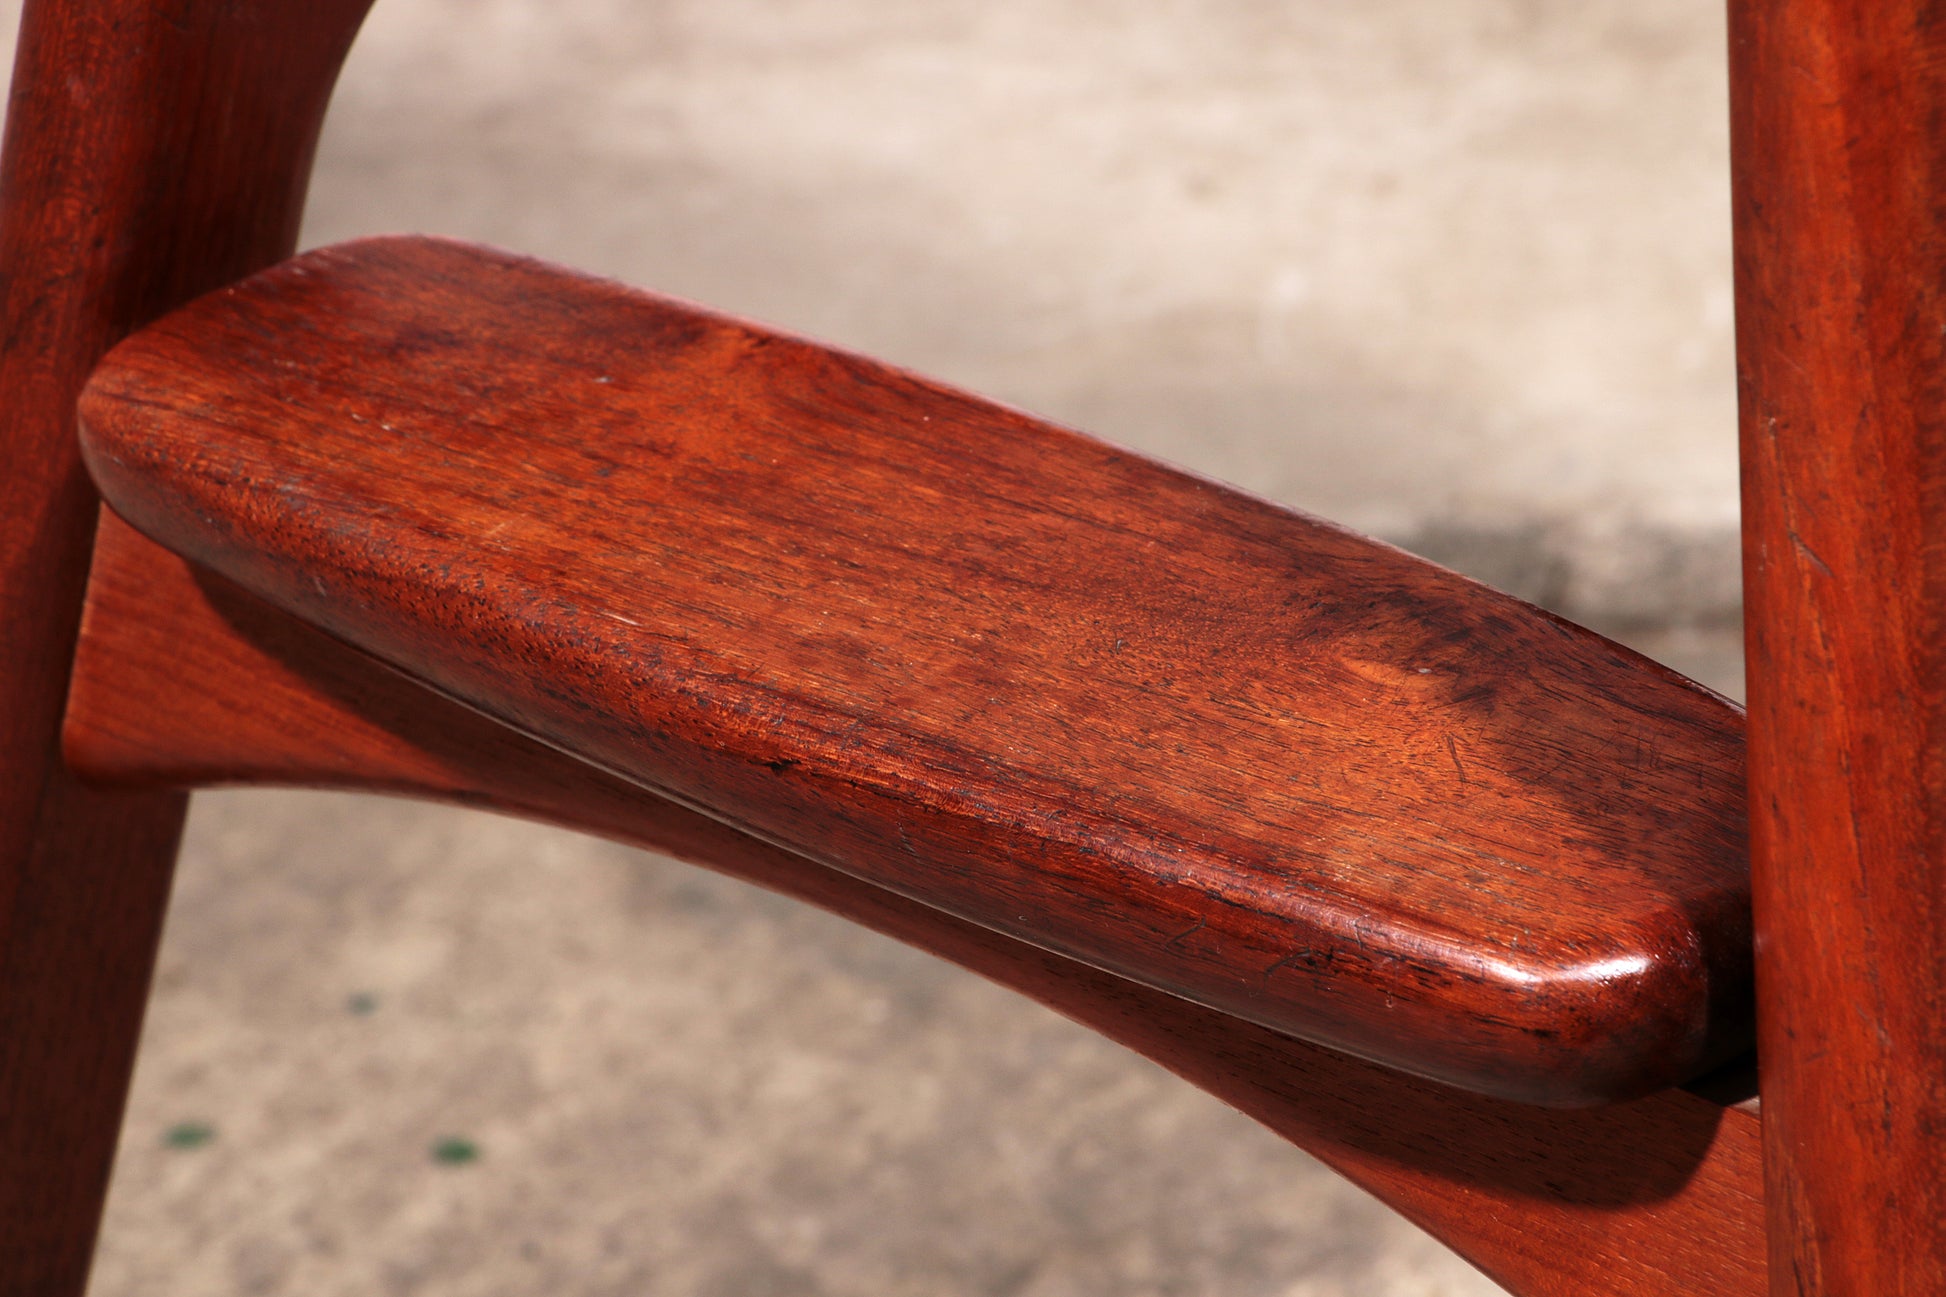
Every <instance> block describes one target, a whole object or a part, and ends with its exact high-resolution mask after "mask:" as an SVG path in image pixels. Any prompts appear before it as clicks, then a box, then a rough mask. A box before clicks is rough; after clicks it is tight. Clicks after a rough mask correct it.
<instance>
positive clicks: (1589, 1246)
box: [67, 515, 1763, 1297]
mask: <svg viewBox="0 0 1946 1297" xmlns="http://www.w3.org/2000/svg"><path fill="white" fill-rule="evenodd" d="M185 681H196V682H200V683H199V686H198V687H196V688H185V687H184V682H185ZM67 742H68V751H69V755H70V758H71V760H72V761H73V763H74V765H75V766H76V768H77V769H79V770H81V771H82V772H84V773H86V774H88V775H89V776H91V777H94V778H98V779H103V780H108V781H112V782H117V783H124V784H145V783H146V784H155V783H158V782H161V783H192V784H210V783H235V782H241V783H272V784H300V785H312V786H327V787H341V788H365V789H378V790H384V791H391V792H402V793H409V794H413V795H417V796H424V797H436V798H440V799H444V800H448V801H454V802H459V803H462V804H466V805H475V806H486V807H490V808H494V809H498V810H502V811H508V812H512V813H514V814H519V815H525V816H529V817H533V818H538V819H544V820H549V821H552V822H555V823H560V824H566V825H570V826H572V827H577V828H582V829H587V830H591V831H594V832H597V833H601V834H604V835H606V836H609V837H613V838H618V839H621V840H624V841H629V842H634V843H638V844H640V845H644V846H649V847H652V848H654V849H657V850H661V851H666V852H670V853H672V854H674V855H677V856H679V857H682V858H684V859H688V860H692V861H696V862H698V863H701V864H706V865H709V866H711V867H713V868H716V869H720V870H723V871H725V872H727V873H731V874H735V875H737V876H738V877H742V878H746V879H749V880H751V881H753V882H757V883H760V884H762V885H764V886H767V887H771V888H774V889H776V890H778V891H781V892H784V893H786V894H788V895H792V896H796V897H798V898H800V899H803V900H806V901H809V902H811V903H812V904H815V905H820V906H822V907H824V908H826V909H829V910H832V911H834V912H836V913H839V914H842V915H845V916H846V917H849V918H852V919H855V920H857V921H859V922H862V923H865V924H867V925H868V926H870V927H873V928H875V929H877V930H878V931H880V932H885V933H888V934H890V935H892V936H894V937H897V938H899V939H901V940H904V941H907V942H910V943H912V944H914V945H917V946H920V947H922V948H924V949H927V950H931V951H933V952H935V953H937V954H940V955H943V956H945V957H946V958H948V959H951V960H953V961H955V962H957V963H959V964H962V965H964V966H965V967H967V968H970V969H972V970H974V971H975V972H978V973H981V974H983V975H985V976H987V977H990V978H992V979H993V980H995V981H997V982H1000V983H1002V984H1003V985H1006V986H1010V987H1012V988H1014V989H1016V990H1018V991H1020V992H1022V993H1023V994H1026V995H1029V996H1032V997H1033V998H1035V999H1037V1000H1039V1001H1041V1002H1042V1003H1044V1004H1048V1005H1050V1006H1052V1007H1053V1008H1055V1009H1057V1010H1059V1011H1060V1012H1062V1013H1065V1014H1067V1015H1068V1016H1069V1017H1071V1018H1074V1019H1075V1020H1077V1021H1079V1022H1082V1023H1084V1024H1086V1025H1087V1026H1090V1027H1092V1028H1094V1029H1095V1030H1098V1031H1100V1032H1102V1033H1103V1034H1105V1035H1107V1036H1109V1037H1110V1038H1112V1039H1114V1040H1117V1041H1120V1042H1121V1043H1123V1044H1125V1045H1127V1046H1128V1047H1130V1048H1131V1049H1135V1050H1137V1051H1139V1052H1141V1053H1143V1054H1145V1055H1147V1056H1148V1057H1150V1058H1152V1059H1154V1060H1155V1061H1157V1062H1159V1063H1161V1064H1162V1065H1163V1066H1165V1067H1168V1068H1170V1069H1171V1070H1173V1071H1175V1072H1176V1073H1178V1074H1179V1075H1181V1076H1183V1077H1185V1078H1187V1079H1188V1080H1189V1081H1191V1082H1193V1083H1194V1084H1196V1085H1198V1086H1200V1087H1201V1088H1203V1089H1205V1090H1207V1091H1209V1092H1210V1093H1212V1094H1214V1095H1216V1096H1218V1097H1219V1098H1222V1099H1224V1100H1225V1101H1226V1102H1229V1103H1231V1104H1233V1105H1235V1106H1236V1107H1238V1108H1239V1109H1241V1110H1243V1111H1244V1112H1247V1113H1249V1114H1250V1115H1251V1116H1253V1117H1255V1118H1256V1119H1257V1120H1259V1121H1262V1122H1263V1123H1265V1124H1266V1125H1268V1126H1269V1127H1271V1128H1272V1129H1273V1130H1276V1131H1277V1132H1278V1133H1279V1134H1281V1135H1283V1136H1284V1137H1285V1138H1287V1139H1289V1140H1291V1141H1292V1142H1293V1143H1296V1144H1298V1145H1299V1146H1301V1147H1303V1148H1305V1149H1308V1150H1309V1151H1311V1152H1312V1153H1314V1154H1316V1155H1318V1156H1319V1157H1321V1158H1323V1159H1324V1160H1325V1161H1327V1162H1329V1163H1330V1164H1331V1165H1332V1166H1334V1167H1335V1168H1337V1169H1338V1170H1339V1171H1341V1172H1343V1173H1344V1174H1345V1175H1346V1176H1348V1177H1349V1178H1351V1179H1352V1180H1354V1181H1356V1182H1357V1183H1358V1184H1360V1185H1363V1186H1364V1187H1365V1188H1367V1189H1369V1190H1371V1191H1372V1192H1373V1193H1374V1194H1376V1195H1377V1196H1378V1197H1380V1198H1381V1199H1383V1200H1384V1201H1386V1202H1387V1203H1390V1204H1391V1205H1392V1206H1394V1207H1396V1208H1398V1209H1399V1210H1400V1211H1401V1212H1403V1213H1405V1214H1406V1215H1407V1216H1409V1217H1411V1218H1412V1219H1413V1220H1415V1221H1417V1222H1419V1223H1420V1224H1421V1225H1423V1226H1425V1227H1426V1228H1427V1229H1429V1230H1431V1231H1432V1232H1433V1233H1434V1234H1435V1235H1437V1236H1438V1237H1439V1238H1441V1239H1442V1240H1444V1241H1445V1242H1446V1243H1448V1244H1449V1245H1450V1246H1452V1247H1454V1248H1455V1249H1456V1250H1458V1251H1459V1252H1460V1254H1461V1255H1463V1256H1465V1257H1467V1258H1468V1259H1469V1260H1471V1261H1472V1262H1473V1263H1474V1264H1476V1265H1478V1266H1480V1267H1481V1268H1482V1269H1483V1270H1485V1271H1486V1272H1487V1273H1488V1274H1490V1275H1492V1276H1494V1277H1495V1278H1496V1279H1498V1280H1499V1281H1500V1282H1501V1283H1503V1284H1506V1285H1507V1286H1508V1287H1509V1288H1511V1289H1512V1290H1513V1291H1514V1292H1516V1293H1520V1294H1528V1295H1530V1297H1551V1295H1555V1294H1559V1295H1560V1297H1568V1295H1569V1294H1582V1295H1592V1294H1598V1293H1599V1294H1627V1295H1630V1297H1649V1295H1650V1294H1666V1295H1668V1297H1678V1295H1684V1297H1687V1295H1690V1294H1696V1293H1710V1294H1712V1295H1721V1297H1753V1295H1754V1294H1757V1293H1759V1292H1761V1291H1762V1289H1763V1215H1762V1210H1763V1208H1762V1196H1761V1192H1760V1188H1761V1185H1760V1180H1761V1176H1760V1168H1759V1159H1758V1143H1759V1135H1758V1121H1757V1118H1756V1116H1755V1114H1754V1113H1753V1112H1751V1111H1748V1110H1747V1109H1743V1108H1729V1109H1724V1108H1721V1107H1719V1106H1717V1105H1715V1104H1712V1103H1709V1102H1707V1101H1705V1100H1703V1099H1699V1098H1696V1097H1694V1096H1692V1095H1689V1094H1685V1093H1682V1092H1680V1091H1670V1092H1666V1093H1663V1094H1660V1095H1657V1096H1654V1097H1652V1098H1648V1099H1643V1100H1640V1101H1638V1102H1635V1103H1631V1104H1626V1105H1622V1106H1619V1107H1610V1108H1602V1109H1595V1110H1587V1111H1574V1112H1557V1111H1549V1110H1545V1109H1537V1108H1531V1107H1526V1106H1524V1105H1520V1104H1515V1103H1508V1102H1505V1101H1501V1100H1494V1099H1487V1098H1483V1097H1477V1096H1470V1095H1466V1094H1462V1093H1460V1092H1459V1091H1456V1090H1451V1089H1448V1088H1446V1087H1443V1086H1439V1085H1435V1084H1432V1083H1429V1082H1424V1081H1418V1080H1414V1079H1412V1078H1410V1077H1407V1076H1404V1075H1401V1074H1399V1073H1397V1072H1393V1071H1388V1070H1386V1069H1383V1068H1379V1067H1375V1066H1372V1065H1371V1064H1367V1063H1361V1062H1357V1061H1355V1060H1353V1059H1350V1058H1347V1057H1344V1056H1342V1055H1338V1054H1334V1053H1332V1052H1330V1051H1328V1050H1325V1049H1321V1048H1318V1047H1316V1046H1311V1045H1305V1044H1301V1043H1299V1042H1297V1041H1294V1040H1291V1039H1289V1038H1287V1037H1282V1036H1278V1035H1276V1034H1275V1033H1272V1032H1270V1031H1267V1030H1265V1029H1263V1028H1261V1027H1257V1026H1253V1025H1251V1024H1249V1023H1245V1022H1242V1021H1240V1020H1238V1019H1236V1018H1233V1017H1229V1016H1226V1015H1223V1014H1220V1013H1216V1012H1213V1011H1211V1010H1209V1009H1206V1008H1202V1007H1199V1006H1197V1005H1193V1004H1190V1003H1188V1002H1187V1001H1184V1000H1181V999H1178V998H1176V997H1174V996H1170V995H1166V994H1163V993H1160V992H1157V991H1154V990H1151V989H1149V988H1147V987H1143V986H1139V985H1137V984H1135V983H1132V982H1128V981H1125V980H1123V979H1120V978H1116V977H1113V976H1111V975H1109V974H1106V973H1103V972H1100V971H1098V970H1095V969H1092V968H1088V967H1086V966H1085V965H1082V964H1078V963H1075V962H1074V961H1072V960H1068V959H1065V958H1063V957H1061V956H1058V955H1055V954H1052V953H1050V952H1047V951H1044V950H1040V949H1037V948H1035V947H1033V946H1030V945H1026V944H1024V943H1021V942H1018V941H1014V940H1011V939H1009V938H1007V937H1004V936H1002V935H1000V934H998V933H996V932H993V931H991V930H989V929H985V928H981V927H979V926H976V925H974V924H970V923H967V922H965V921H964V920H960V919H955V918H953V917H952V916H950V915H947V914H944V913H942V912H940V911H938V910H935V909H931V908H928V907H926V906H923V905H919V904H916V903H914V902H912V901H910V900H907V899H905V898H903V897H899V896H897V895H894V894H893V893H891V892H888V891H885V890H883V889H881V888H878V887H874V886H872V885H870V884H868V883H865V882H862V881H860V880H859V879H856V878H853V877H850V876H848V875H846V874H842V873H839V872H837V871H835V870H831V869H827V868H824V867H822V866H819V865H817V864H815V863H813V862H811V861H809V860H807V859H805V858H804V857H802V856H797V855H793V854H791V853H789V852H786V851H783V850H780V849H778V848H776V847H774V846H770V845H768V844H765V843H762V842H759V841H757V840H756V839H754V838H751V837H748V836H746V835H744V834H742V833H739V832H737V831H736V830H734V829H732V828H730V827H729V826H727V825H724V824H722V823H720V822H718V821H715V820H711V819H708V818H705V817H704V816H701V815H698V814H696V813H694V812H692V811H688V810H685V809H684V808H682V807H680V806H677V805H675V804H674V803H672V802H669V801H666V800H664V799H662V798H659V797H655V796H653V795H650V794H647V793H645V792H644V791H643V790H642V789H640V788H638V787H636V786H634V785H631V784H629V783H627V782H625V781H623V780H621V779H619V778H617V777H615V776H613V775H610V774H606V773H603V772H601V771H599V770H596V769H594V768H593V767H590V766H587V765H584V764H582V763H581V762H578V761H575V760H573V759H571V758H569V757H566V756H564V755H563V754H562V753H560V752H558V751H555V750H553V749H550V748H548V747H545V746H543V745H541V744H539V743H536V742H534V741H533V740H531V739H528V738H525V737H523V736H521V735H519V734H517V733H515V732H514V731H512V730H510V729H508V728H506V727H505V726H502V725H499V724H497V723H495V722H493V721H491V720H489V719H487V718H486V717H483V716H481V715H479V714H477V713H475V712H472V711H469V710H467V709H466V708H463V707H460V706H457V705H455V704H453V703H451V702H448V701H446V700H444V699H442V698H439V697H438V696H436V695H434V694H432V693H431V692H429V691H427V690H426V689H424V688H422V687H420V686H418V685H416V684H414V683H412V682H411V681H409V680H407V679H406V678H405V677H403V676H401V675H398V674H396V673H395V672H393V671H390V670H388V669H387V668H385V667H383V666H382V665H380V664H378V663H376V662H374V661H373V660H372V659H370V658H368V657H366V656H364V655H363V654H361V653H358V652H356V651H354V650H352V649H349V648H347V647H345V646H343V645H341V644H339V643H337V642H335V641H333V640H331V639H329V638H328V637H326V636H325V635H323V634H321V633H320V632H318V631H317V630H314V629H312V628H311V627H309V626H306V625H304V624H303V623H301V622H299V621H297V620H296V619H294V618H292V617H289V616H288V615H286V614H284V613H281V612H279V611H277V610H276V609H274V608H271V607H270V606H268V605H266V604H264V603H262V602H261V601H259V600H257V599H255V598H253V597H251V596H250V595H248V594H246V593H245V592H243V591H242V590H240V589H238V588H237V587H235V586H233V585H231V584H230V583H229V582H227V581H225V580H223V579H222V578H220V577H217V576H214V575H212V574H210V573H207V572H201V573H199V572H197V571H196V570H194V569H193V568H192V567H191V566H190V565H189V564H188V563H186V562H185V561H184V560H182V559H180V558H178V557H177V556H175V555H173V554H171V553H169V552H168V551H166V550H163V549H161V548H160V547H158V546H156V545H153V544H151V543H150V542H148V541H146V540H144V539H143V538H141V537H140V536H138V535H136V534H135V533H134V532H133V531H132V530H130V529H129V528H128V527H127V526H126V525H125V524H122V523H120V522H119V521H118V520H117V519H115V518H113V516H112V515H110V516H108V517H106V518H105V519H104V523H103V527H102V531H101V540H100V543H99V545H98V548H97V554H96V562H95V569H94V574H93V577H92V579H91V582H90V586H89V600H88V613H87V620H86V622H85V624H84V630H83V635H82V641H81V651H80V656H79V658H78V659H77V662H76V670H75V683H74V689H73V694H72V706H71V710H70V714H69V722H68V729H67Z"/></svg>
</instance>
